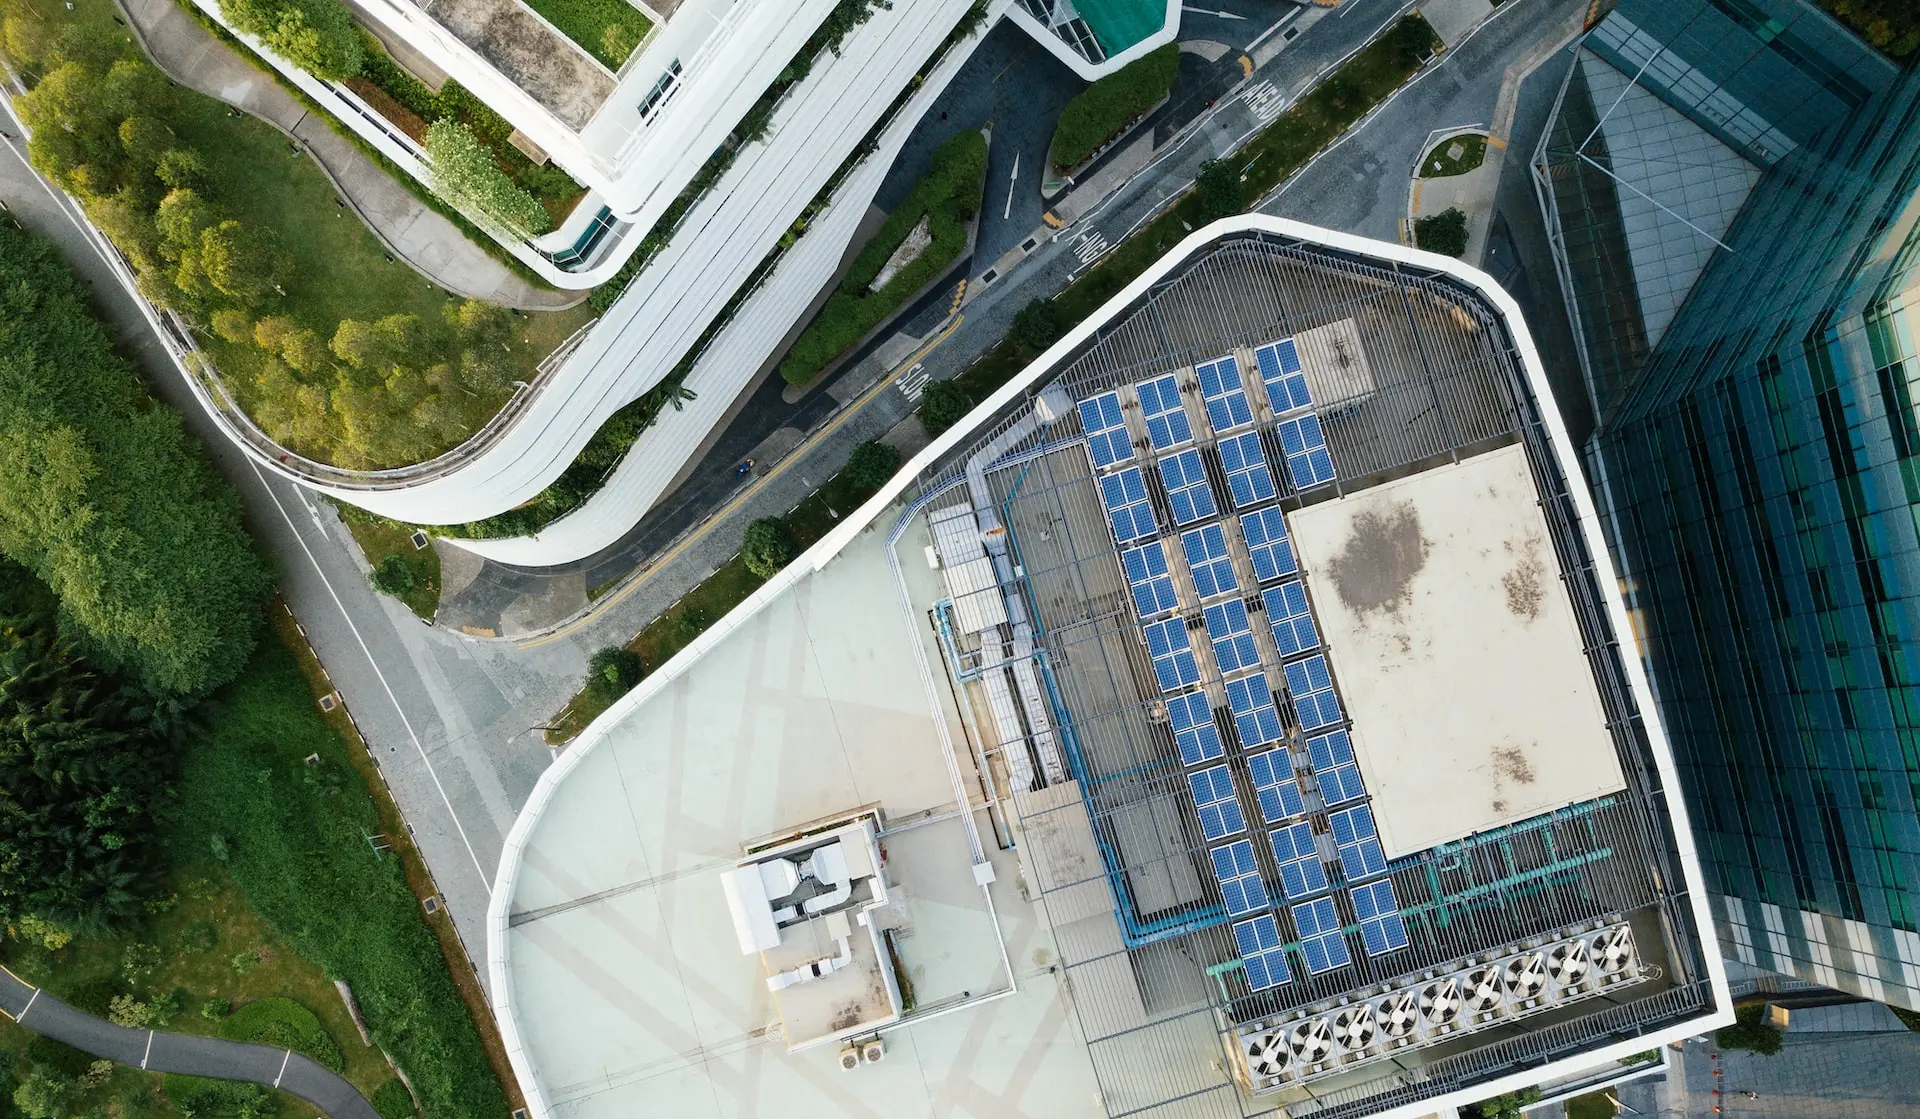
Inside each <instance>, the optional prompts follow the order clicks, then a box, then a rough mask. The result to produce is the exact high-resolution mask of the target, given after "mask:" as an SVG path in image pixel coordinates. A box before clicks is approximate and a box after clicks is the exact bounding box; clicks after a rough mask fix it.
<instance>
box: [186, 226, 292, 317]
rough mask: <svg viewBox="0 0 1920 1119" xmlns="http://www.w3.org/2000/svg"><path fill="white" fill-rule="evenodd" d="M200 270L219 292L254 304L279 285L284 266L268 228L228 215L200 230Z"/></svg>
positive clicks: (266, 297)
mask: <svg viewBox="0 0 1920 1119" xmlns="http://www.w3.org/2000/svg"><path fill="white" fill-rule="evenodd" d="M200 270H201V272H202V273H204V274H205V275H206V277H207V282H208V283H211V284H212V285H213V286H214V288H215V290H217V291H219V292H220V293H221V294H222V295H225V296H228V297H230V298H232V299H235V300H238V301H239V302H240V303H241V305H243V306H246V307H257V306H259V305H260V304H262V303H264V302H266V301H267V299H268V298H269V297H270V296H272V295H273V294H274V293H275V291H277V290H278V289H279V286H280V279H281V274H282V273H283V272H284V271H285V266H284V264H283V262H282V261H281V258H280V250H279V247H278V246H277V245H276V244H275V242H274V238H273V234H272V233H271V232H269V231H267V230H264V229H254V228H252V227H250V226H244V225H241V224H240V223H239V222H237V221H234V220H232V219H228V220H226V221H223V222H221V223H220V224H219V225H216V226H214V227H212V228H211V229H203V230H201V231H200Z"/></svg>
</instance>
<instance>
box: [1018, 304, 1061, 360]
mask: <svg viewBox="0 0 1920 1119" xmlns="http://www.w3.org/2000/svg"><path fill="white" fill-rule="evenodd" d="M1066 332H1067V323H1066V319H1065V318H1063V317H1062V316H1061V314H1060V307H1059V305H1058V304H1056V303H1054V301H1053V300H1051V299H1035V300H1031V301H1030V302H1028V304H1027V305H1026V306H1025V307H1022V308H1020V309H1019V310H1018V311H1015V312H1014V313H1013V325H1012V326H1011V327H1010V328H1009V329H1008V330H1007V337H1009V338H1012V339H1013V341H1014V344H1015V345H1017V346H1019V347H1020V348H1021V349H1023V350H1025V351H1026V352H1027V353H1029V354H1038V353H1039V352H1040V351H1042V350H1044V349H1046V348H1047V347H1048V346H1051V345H1053V344H1054V343H1055V342H1058V341H1059V340H1060V336H1061V335H1063V334H1065V333H1066Z"/></svg>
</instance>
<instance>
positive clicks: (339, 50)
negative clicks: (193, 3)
mask: <svg viewBox="0 0 1920 1119" xmlns="http://www.w3.org/2000/svg"><path fill="white" fill-rule="evenodd" d="M220 14H221V15H222V16H224V17H226V20H227V22H228V23H230V24H232V25H233V26H234V27H236V28H238V29H240V30H241V31H245V32H246V33H247V34H249V35H253V36H256V37H258V38H259V39H260V41H261V42H264V43H265V44H266V45H267V47H268V48H269V49H270V50H272V51H273V53H275V54H277V55H279V56H280V57H281V58H284V59H286V60H287V61H288V62H291V63H293V64H294V65H295V66H298V67H300V68H301V69H303V70H305V71H307V72H308V73H310V74H313V75H315V76H316V77H321V78H326V79H328V80H330V81H345V80H346V79H348V78H351V77H353V76H354V75H355V74H358V73H359V72H360V66H361V63H362V62H364V61H365V58H366V53H365V47H364V46H362V44H361V42H360V34H359V32H358V31H357V30H356V29H355V28H354V26H353V15H352V13H351V12H349V11H348V10H347V8H346V7H345V5H342V4H340V3H339V2H338V0H220Z"/></svg>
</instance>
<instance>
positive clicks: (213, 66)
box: [123, 0, 586, 311]
mask: <svg viewBox="0 0 1920 1119" xmlns="http://www.w3.org/2000/svg"><path fill="white" fill-rule="evenodd" d="M123 10H125V12H126V13H127V17H128V20H129V22H130V25H131V27H132V29H133V31H134V33H135V35H136V36H137V37H138V38H139V40H140V43H141V46H143V47H145V48H146V51H147V54H148V55H149V56H150V57H151V58H152V59H153V61H154V64H155V65H156V66H158V67H160V69H162V70H164V71H166V73H167V75H168V76H169V77H171V78H173V79H174V80H175V81H177V82H179V83H181V84H182V85H185V86H188V87H190V88H192V89H196V90H198V91H200V92H201V93H204V94H206V95H207V96H209V97H214V98H218V99H219V100H221V101H224V102H226V103H227V104H229V105H233V106H235V107H237V108H240V109H242V110H245V111H246V112H248V113H251V114H252V115H254V116H256V117H258V118H260V119H261V120H264V121H266V122H268V123H269V124H272V125H274V126H275V127H277V128H279V129H280V130H281V131H283V132H287V133H290V134H291V135H293V136H294V137H296V138H298V139H299V141H300V143H301V146H303V147H304V148H305V149H306V150H307V152H308V154H310V155H311V156H313V158H314V160H315V162H317V163H319V164H320V167H321V169H322V170H324V171H326V173H327V176H328V177H329V178H331V179H332V180H333V184H334V186H335V188H336V189H338V190H339V191H340V194H341V196H342V197H344V198H345V199H346V200H347V203H348V205H350V206H352V207H353V209H354V210H355V211H356V212H357V213H358V214H359V215H360V217H361V218H362V219H363V220H364V221H365V222H366V223H367V227H368V228H370V229H372V230H373V232H374V234H375V235H376V236H378V237H379V238H380V240H381V241H383V242H385V243H386V245H387V247H388V248H389V249H391V250H392V251H393V255H394V256H396V257H398V258H399V259H401V260H404V261H406V262H407V263H408V264H410V265H412V266H413V267H414V269H415V270H417V271H418V272H420V274H422V275H424V276H426V277H427V278H428V279H430V280H432V281H433V282H435V283H437V284H439V285H440V286H442V287H444V288H446V289H447V290H449V291H452V292H456V293H458V294H460V295H465V296H469V297H471V298H475V299H485V300H488V301H489V302H493V303H499V304H501V305H503V306H507V307H516V308H519V309H521V310H527V311H552V310H558V309H560V308H563V307H571V306H573V305H574V304H575V303H578V302H580V300H582V299H584V298H586V293H585V292H573V291H554V290H551V289H547V288H542V287H536V286H535V285H534V284H532V283H530V282H528V281H527V280H525V279H523V278H521V277H520V276H519V275H518V274H517V273H515V272H513V271H512V270H511V269H509V268H508V267H507V266H506V265H504V264H502V263H501V262H500V261H498V260H496V259H494V258H493V257H492V256H491V255H489V254H488V253H487V252H486V251H485V250H484V249H482V248H481V247H480V246H478V245H476V244H474V243H473V242H472V241H470V240H468V239H467V235H466V234H464V233H462V232H461V231H460V229H459V227H457V226H455V225H454V224H453V223H452V222H450V221H448V220H447V219H446V218H444V217H442V216H440V215H439V214H438V213H436V212H435V211H433V210H431V209H429V208H427V206H426V205H425V204H423V203H422V202H421V201H420V200H419V199H418V198H416V197H414V195H413V193H412V192H411V191H409V190H408V189H407V188H406V187H405V186H402V185H401V184H400V183H398V182H395V181H394V179H393V176H392V175H390V174H388V173H387V171H386V169H385V168H383V167H381V166H380V165H379V164H378V163H375V162H374V161H373V160H372V159H370V158H369V157H368V156H367V155H366V153H364V152H362V151H361V150H360V149H359V148H358V147H356V146H355V145H354V144H353V143H352V142H350V141H348V140H347V139H346V138H345V137H343V136H341V135H340V134H339V133H337V132H335V131H334V130H333V128H332V126H331V125H329V124H328V122H327V121H326V120H325V119H324V118H323V117H321V116H319V115H317V114H314V113H311V112H309V111H308V109H307V107H306V106H305V105H303V104H301V103H300V102H299V101H298V100H296V99H295V98H294V97H293V95H292V94H290V93H288V92H287V91H286V90H285V89H284V88H282V87H281V85H280V83H279V82H277V81H275V80H274V79H273V78H272V77H271V76H270V75H268V74H267V73H266V72H264V71H262V70H260V69H259V68H257V67H255V66H254V65H253V63H252V62H250V61H248V60H247V59H246V58H244V57H242V56H241V55H240V54H239V53H237V52H236V51H235V50H234V49H233V48H232V47H230V46H228V45H227V44H226V43H224V42H221V41H220V40H219V39H217V38H215V37H214V36H213V34H212V33H211V32H209V31H208V30H207V29H206V28H205V27H202V26H201V25H200V23H199V22H198V21H197V20H195V19H194V18H193V16H192V15H190V14H189V13H188V12H186V11H185V10H184V9H182V8H181V7H180V6H179V4H177V3H175V0H123Z"/></svg>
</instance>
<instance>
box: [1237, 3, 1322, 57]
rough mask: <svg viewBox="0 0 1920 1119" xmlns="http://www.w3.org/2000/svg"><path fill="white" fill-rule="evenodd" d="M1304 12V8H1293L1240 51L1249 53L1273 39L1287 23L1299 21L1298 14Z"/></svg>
mask: <svg viewBox="0 0 1920 1119" xmlns="http://www.w3.org/2000/svg"><path fill="white" fill-rule="evenodd" d="M1304 11H1306V9H1305V8H1295V9H1294V10H1293V11H1291V12H1288V13H1287V14H1286V15H1283V16H1281V17H1280V18H1279V19H1276V20H1274V21H1273V25H1272V26H1271V27H1268V28H1267V29H1266V30H1265V31H1262V32H1261V33H1260V34H1259V35H1257V36H1255V37H1254V40H1253V42H1251V43H1248V44H1247V45H1246V46H1245V47H1243V48H1241V49H1243V50H1246V51H1248V52H1251V51H1252V50H1253V48H1255V47H1257V46H1259V45H1260V44H1261V43H1264V42H1266V41H1267V40H1268V39H1271V38H1273V37H1274V35H1275V34H1277V33H1278V32H1279V31H1280V29H1281V28H1283V27H1285V26H1286V25H1288V24H1289V23H1292V22H1293V21H1294V20H1296V19H1299V18H1300V13H1302V12H1304Z"/></svg>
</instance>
